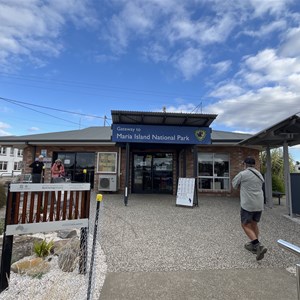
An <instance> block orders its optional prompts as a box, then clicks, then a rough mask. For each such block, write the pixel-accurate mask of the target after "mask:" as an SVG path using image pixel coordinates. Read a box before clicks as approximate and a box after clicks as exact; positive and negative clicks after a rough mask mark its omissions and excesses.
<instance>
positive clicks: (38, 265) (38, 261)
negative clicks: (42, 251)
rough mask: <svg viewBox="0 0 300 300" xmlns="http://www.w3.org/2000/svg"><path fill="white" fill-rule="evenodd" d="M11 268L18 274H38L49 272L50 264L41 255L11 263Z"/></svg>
mask: <svg viewBox="0 0 300 300" xmlns="http://www.w3.org/2000/svg"><path fill="white" fill-rule="evenodd" d="M11 270H12V271H13V272H15V273H18V274H26V275H29V276H38V275H42V274H45V273H47V272H49V270H50V264H49V263H48V262H46V261H44V260H43V259H42V258H41V257H36V258H28V259H24V260H21V261H17V262H15V263H13V264H12V265H11Z"/></svg>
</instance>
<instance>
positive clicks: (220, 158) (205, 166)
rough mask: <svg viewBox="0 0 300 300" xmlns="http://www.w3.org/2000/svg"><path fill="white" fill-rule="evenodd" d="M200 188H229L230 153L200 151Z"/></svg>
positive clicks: (216, 189)
mask: <svg viewBox="0 0 300 300" xmlns="http://www.w3.org/2000/svg"><path fill="white" fill-rule="evenodd" d="M198 179H199V180H198V188H199V190H215V191H218V190H226V191H228V190H229V155H228V154H221V153H198Z"/></svg>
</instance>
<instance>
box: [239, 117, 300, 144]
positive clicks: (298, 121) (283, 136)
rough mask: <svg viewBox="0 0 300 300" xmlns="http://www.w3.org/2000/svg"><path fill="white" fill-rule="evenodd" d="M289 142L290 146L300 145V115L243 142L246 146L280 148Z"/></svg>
mask: <svg viewBox="0 0 300 300" xmlns="http://www.w3.org/2000/svg"><path fill="white" fill-rule="evenodd" d="M285 141H286V142H287V144H288V145H289V146H294V145H299V144H300V113H297V114H294V115H292V116H290V117H288V118H286V119H284V120H282V121H280V122H279V123H277V124H275V125H272V126H271V127H269V128H267V129H264V130H262V131H260V132H259V133H257V134H255V135H253V136H252V137H250V138H248V139H245V140H243V141H241V142H240V143H239V144H240V145H245V146H253V145H260V146H270V147H274V148H276V147H280V146H282V145H283V144H284V142H285Z"/></svg>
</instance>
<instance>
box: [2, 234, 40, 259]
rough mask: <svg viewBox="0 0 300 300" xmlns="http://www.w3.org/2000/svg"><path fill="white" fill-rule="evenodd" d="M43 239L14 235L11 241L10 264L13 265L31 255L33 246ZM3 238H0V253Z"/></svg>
mask: <svg viewBox="0 0 300 300" xmlns="http://www.w3.org/2000/svg"><path fill="white" fill-rule="evenodd" d="M42 240H43V239H41V238H37V237H33V236H29V235H16V236H14V239H13V249H12V258H11V262H12V263H14V262H16V261H18V260H20V259H22V258H24V257H26V256H31V255H32V254H33V244H34V243H35V242H41V241H42ZM2 244H3V238H2V237H1V238H0V251H1V252H0V253H2Z"/></svg>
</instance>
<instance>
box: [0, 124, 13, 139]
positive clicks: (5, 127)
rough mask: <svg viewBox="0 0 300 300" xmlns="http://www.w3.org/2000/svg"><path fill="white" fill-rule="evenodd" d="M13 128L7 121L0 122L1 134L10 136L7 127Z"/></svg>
mask: <svg viewBox="0 0 300 300" xmlns="http://www.w3.org/2000/svg"><path fill="white" fill-rule="evenodd" d="M9 128H11V126H10V125H9V124H7V123H3V122H0V136H8V135H11V133H10V132H8V131H7V130H6V129H9Z"/></svg>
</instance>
